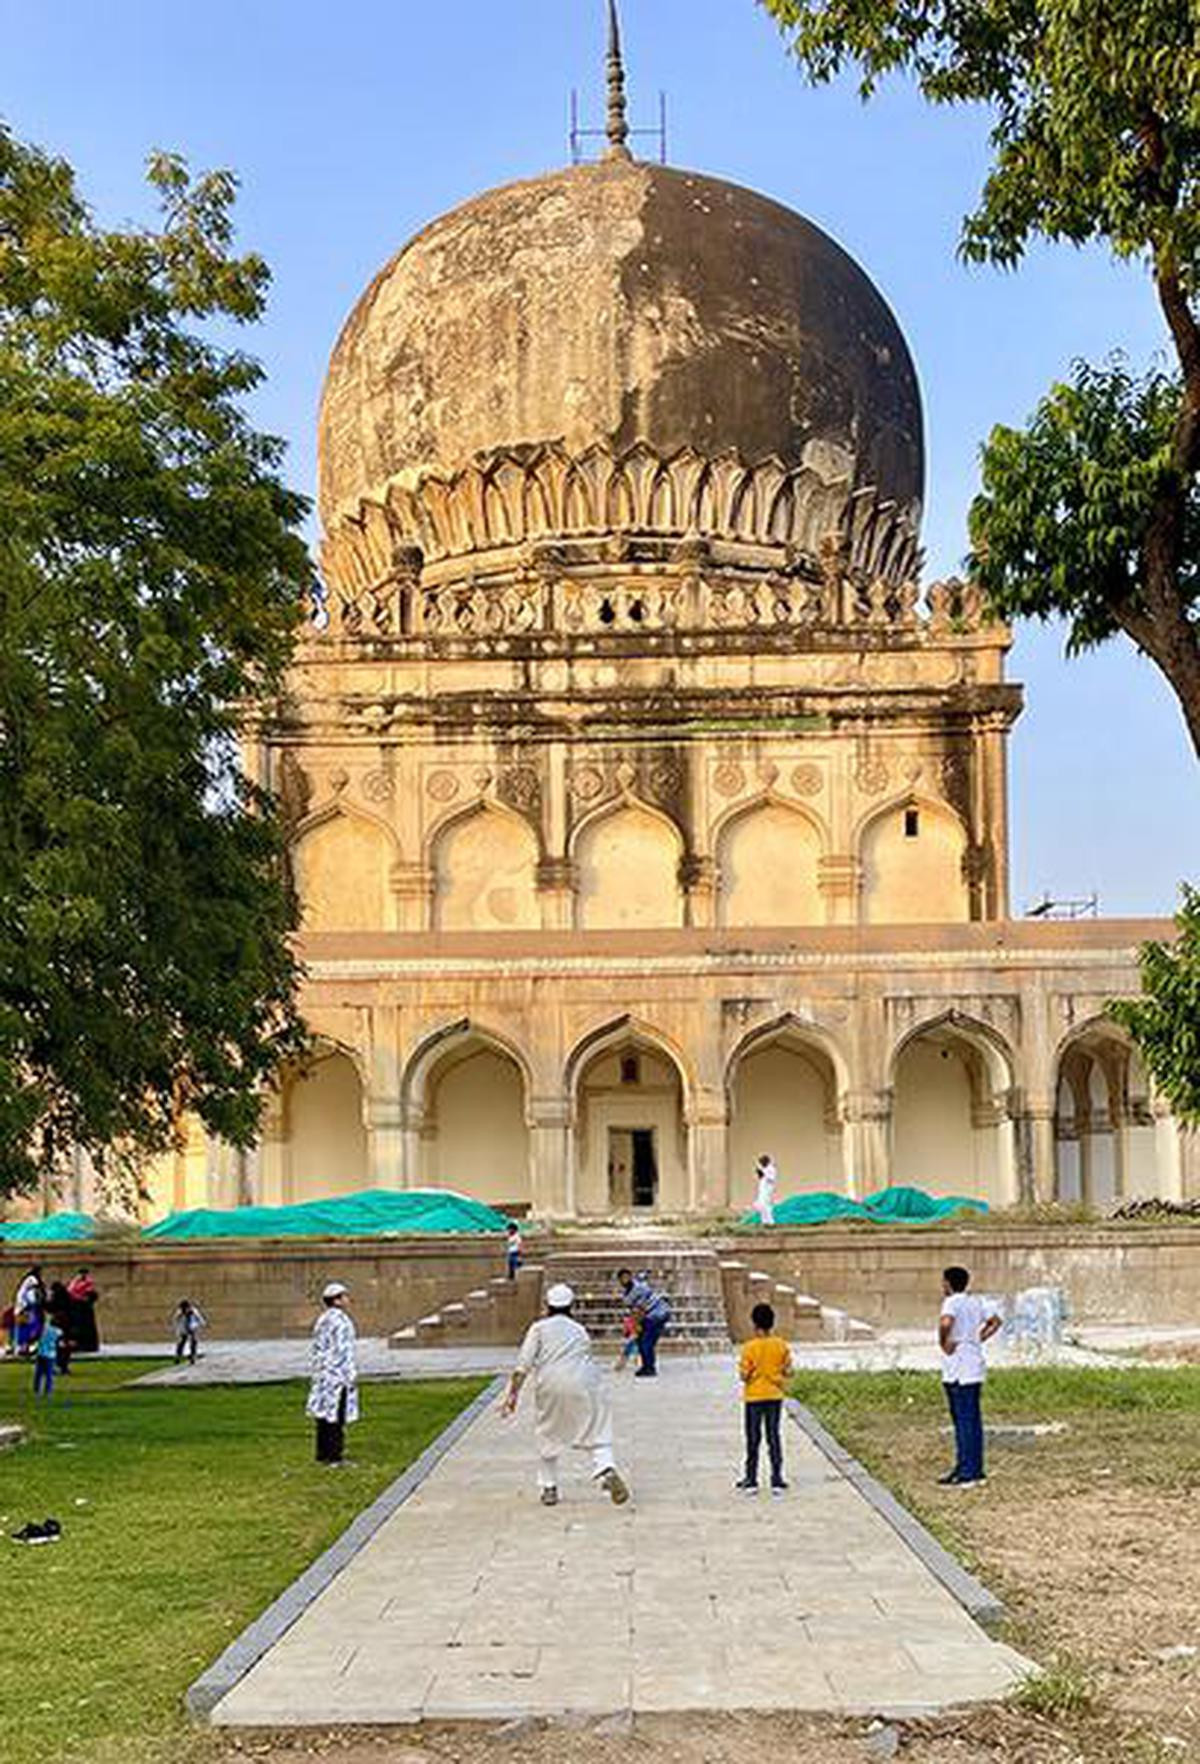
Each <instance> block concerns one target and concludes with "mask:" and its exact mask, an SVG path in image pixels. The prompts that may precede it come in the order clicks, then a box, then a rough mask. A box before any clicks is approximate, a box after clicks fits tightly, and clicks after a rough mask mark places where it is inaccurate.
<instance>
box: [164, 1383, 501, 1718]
mask: <svg viewBox="0 0 1200 1764" xmlns="http://www.w3.org/2000/svg"><path fill="white" fill-rule="evenodd" d="M503 1385H504V1379H503V1378H502V1377H500V1376H496V1377H494V1378H492V1379H491V1380H490V1381H489V1383H488V1384H487V1386H486V1388H485V1389H483V1390H481V1391H480V1393H479V1395H478V1396H477V1397H475V1398H474V1400H473V1401H472V1402H470V1403H468V1404H467V1406H466V1408H465V1409H462V1410H460V1411H459V1413H458V1414H457V1415H456V1416H455V1417H454V1419H453V1421H451V1422H449V1423H448V1425H447V1426H445V1427H444V1428H443V1429H442V1431H441V1432H440V1433H439V1434H438V1436H437V1438H436V1439H435V1440H433V1442H432V1443H431V1444H430V1445H428V1446H426V1448H425V1450H424V1451H423V1452H422V1453H421V1455H420V1457H419V1458H416V1459H414V1461H413V1462H412V1463H411V1464H410V1465H409V1466H408V1469H407V1470H404V1471H402V1472H401V1473H400V1475H399V1476H398V1477H397V1478H396V1480H395V1481H394V1482H393V1483H390V1484H389V1485H388V1487H387V1488H385V1489H384V1491H383V1493H382V1494H381V1495H378V1496H377V1497H376V1498H375V1500H373V1501H372V1502H371V1505H370V1506H369V1507H364V1509H363V1511H362V1512H361V1513H360V1514H359V1515H358V1517H357V1518H356V1519H353V1520H351V1522H350V1524H349V1525H348V1526H347V1527H346V1529H345V1531H343V1532H342V1534H341V1536H340V1537H339V1538H336V1539H335V1540H334V1542H333V1543H331V1544H330V1546H329V1548H328V1549H327V1550H326V1551H324V1553H323V1554H322V1555H320V1556H318V1557H317V1559H316V1561H315V1562H312V1563H310V1565H309V1566H308V1567H307V1568H306V1569H305V1570H304V1572H303V1573H302V1574H301V1575H300V1576H299V1578H298V1579H297V1580H294V1581H292V1583H291V1585H290V1586H288V1587H286V1588H285V1589H284V1591H283V1592H281V1593H280V1595H279V1597H278V1598H277V1599H276V1600H274V1602H273V1603H272V1604H270V1605H268V1606H267V1608H266V1610H265V1611H264V1612H263V1613H262V1614H261V1616H258V1617H256V1618H255V1619H254V1621H253V1622H252V1623H250V1624H249V1625H248V1626H247V1627H246V1628H245V1629H243V1631H242V1633H241V1634H240V1635H239V1636H238V1637H236V1639H235V1640H234V1641H232V1642H230V1644H229V1646H228V1647H227V1648H226V1649H225V1651H224V1653H222V1654H220V1655H219V1656H218V1658H217V1659H215V1660H214V1661H213V1663H212V1665H211V1666H209V1667H207V1668H206V1669H205V1670H204V1671H203V1672H202V1673H201V1674H200V1676H199V1678H197V1679H196V1681H195V1682H194V1683H193V1684H192V1685H190V1686H189V1688H188V1690H187V1693H186V1695H185V1697H184V1703H185V1705H186V1707H187V1709H188V1712H189V1713H190V1714H192V1715H195V1716H198V1717H200V1718H201V1719H203V1718H204V1717H205V1716H207V1715H208V1714H209V1713H210V1712H211V1710H212V1709H213V1708H214V1707H215V1706H216V1704H217V1703H219V1702H220V1700H221V1698H222V1697H223V1696H225V1695H227V1694H228V1692H229V1691H231V1690H232V1689H233V1687H234V1686H235V1685H236V1684H237V1683H238V1682H239V1681H240V1680H241V1679H243V1678H244V1677H245V1676H246V1674H247V1672H249V1670H250V1668H251V1667H252V1666H254V1665H256V1664H257V1663H258V1661H259V1660H261V1659H262V1657H263V1655H264V1654H265V1653H266V1652H267V1650H268V1648H271V1647H274V1645H275V1643H276V1642H277V1641H279V1640H280V1638H281V1637H282V1636H283V1635H285V1634H286V1633H287V1631H288V1630H289V1629H290V1628H291V1627H292V1625H293V1624H294V1623H295V1622H296V1621H297V1619H298V1618H300V1617H301V1616H303V1614H304V1612H305V1611H307V1609H308V1607H309V1606H310V1605H311V1604H312V1603H313V1601H314V1599H316V1598H318V1597H319V1596H320V1594H321V1593H323V1592H324V1591H325V1589H326V1587H328V1586H329V1585H330V1583H331V1582H332V1581H333V1580H334V1579H335V1578H336V1577H337V1575H339V1574H340V1573H341V1571H342V1569H343V1568H344V1567H345V1566H346V1564H347V1563H348V1562H350V1561H351V1560H352V1559H353V1558H354V1557H355V1556H356V1555H357V1554H358V1552H359V1551H360V1550H361V1549H362V1548H363V1546H364V1545H365V1544H367V1543H369V1542H370V1540H371V1538H372V1537H374V1535H375V1533H376V1532H377V1531H378V1530H379V1528H380V1527H381V1526H382V1525H383V1524H384V1523H385V1522H386V1521H387V1520H388V1519H390V1518H391V1516H392V1514H393V1513H394V1512H395V1511H396V1509H397V1508H398V1507H402V1506H403V1505H404V1503H405V1501H406V1500H408V1499H409V1497H410V1496H411V1495H412V1494H414V1493H415V1492H416V1490H417V1489H418V1488H420V1486H421V1484H422V1483H423V1482H424V1481H425V1478H426V1477H427V1476H428V1475H429V1474H430V1472H431V1471H432V1470H433V1468H434V1466H435V1465H436V1464H437V1463H438V1462H439V1461H440V1460H441V1459H442V1458H444V1457H445V1455H446V1453H447V1452H448V1451H449V1450H450V1448H451V1446H452V1445H454V1444H456V1443H457V1441H458V1440H459V1439H461V1438H462V1435H463V1434H464V1433H465V1432H466V1431H467V1429H468V1428H469V1427H470V1426H471V1425H472V1424H473V1423H474V1422H475V1421H476V1420H477V1419H478V1418H479V1416H480V1415H481V1414H483V1413H484V1411H485V1410H486V1409H488V1408H490V1407H491V1406H492V1405H493V1404H495V1402H496V1401H497V1400H498V1398H499V1395H500V1392H501V1389H502V1388H503Z"/></svg>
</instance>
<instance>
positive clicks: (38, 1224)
mask: <svg viewBox="0 0 1200 1764" xmlns="http://www.w3.org/2000/svg"><path fill="white" fill-rule="evenodd" d="M95 1229H96V1222H95V1220H94V1219H93V1218H92V1215H91V1214H90V1213H52V1214H51V1215H50V1217H49V1218H48V1219H0V1243H78V1242H79V1241H80V1239H81V1238H85V1237H91V1236H93V1235H94V1233H95Z"/></svg>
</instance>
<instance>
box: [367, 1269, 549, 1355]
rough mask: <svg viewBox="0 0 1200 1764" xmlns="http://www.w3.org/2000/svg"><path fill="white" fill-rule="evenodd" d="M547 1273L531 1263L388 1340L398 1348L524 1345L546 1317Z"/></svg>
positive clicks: (501, 1276) (456, 1301)
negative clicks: (531, 1327)
mask: <svg viewBox="0 0 1200 1764" xmlns="http://www.w3.org/2000/svg"><path fill="white" fill-rule="evenodd" d="M543 1275H544V1269H543V1268H542V1266H541V1265H540V1264H538V1263H527V1264H526V1265H525V1267H523V1268H519V1269H518V1270H517V1278H516V1279H515V1280H509V1278H508V1277H507V1275H504V1274H498V1275H496V1276H495V1278H493V1279H492V1280H489V1281H488V1283H487V1285H486V1286H477V1287H474V1288H473V1289H472V1290H471V1291H470V1292H469V1293H468V1294H467V1296H466V1297H465V1298H464V1299H456V1300H452V1301H451V1303H449V1304H446V1305H442V1306H441V1307H440V1309H438V1310H436V1311H432V1312H431V1313H430V1314H429V1315H428V1316H427V1317H418V1318H417V1320H416V1322H415V1323H409V1324H407V1325H406V1326H405V1327H404V1328H403V1329H397V1330H396V1331H395V1332H394V1333H393V1334H392V1335H390V1336H389V1337H388V1346H389V1347H392V1348H400V1349H403V1348H427V1347H506V1346H509V1345H511V1344H512V1343H513V1342H518V1341H520V1339H521V1337H522V1336H523V1335H524V1333H525V1331H526V1330H527V1329H528V1328H529V1325H530V1324H531V1323H532V1322H533V1320H534V1318H535V1317H540V1316H541V1314H542V1292H543V1290H544V1285H545V1282H544V1279H543Z"/></svg>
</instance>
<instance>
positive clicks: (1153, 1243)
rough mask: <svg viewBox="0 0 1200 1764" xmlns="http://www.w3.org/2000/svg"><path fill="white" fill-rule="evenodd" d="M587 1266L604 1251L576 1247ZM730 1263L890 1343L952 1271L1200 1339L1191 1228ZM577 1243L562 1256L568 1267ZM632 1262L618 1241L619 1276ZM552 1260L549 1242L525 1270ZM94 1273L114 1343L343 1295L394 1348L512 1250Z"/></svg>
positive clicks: (277, 1256) (848, 1239)
mask: <svg viewBox="0 0 1200 1764" xmlns="http://www.w3.org/2000/svg"><path fill="white" fill-rule="evenodd" d="M574 1241H575V1246H576V1247H580V1246H581V1245H583V1244H586V1245H587V1247H588V1248H589V1249H590V1250H595V1249H596V1248H598V1247H600V1245H599V1243H598V1241H597V1240H596V1239H594V1238H585V1239H578V1240H574ZM704 1242H705V1245H706V1247H710V1248H712V1249H714V1250H716V1251H717V1252H718V1254H720V1255H721V1256H730V1257H735V1258H736V1259H737V1260H739V1261H743V1262H745V1263H746V1264H747V1265H748V1266H749V1267H751V1268H753V1269H757V1270H760V1271H761V1272H763V1273H766V1274H770V1275H772V1276H773V1277H774V1278H776V1279H779V1280H785V1281H788V1282H790V1283H793V1284H794V1285H795V1286H796V1287H797V1288H798V1290H799V1291H801V1292H805V1293H810V1294H812V1295H813V1296H814V1297H815V1298H817V1299H819V1300H820V1301H821V1302H822V1303H823V1304H826V1305H835V1306H838V1307H840V1308H842V1309H844V1310H847V1311H849V1312H850V1313H851V1315H852V1316H855V1317H861V1318H863V1319H864V1320H865V1321H866V1322H869V1323H873V1324H875V1326H876V1327H878V1328H889V1327H906V1326H913V1325H916V1324H926V1323H929V1322H930V1319H931V1318H932V1317H933V1315H934V1314H935V1312H936V1309H937V1305H938V1303H939V1301H940V1277H941V1271H942V1269H943V1268H944V1267H945V1266H946V1265H947V1264H948V1263H950V1262H963V1263H965V1264H966V1265H967V1266H968V1267H969V1268H970V1269H971V1271H972V1274H973V1277H974V1283H975V1285H976V1287H978V1288H979V1289H980V1290H981V1291H985V1292H990V1293H1012V1292H1015V1291H1017V1290H1019V1289H1020V1288H1022V1287H1026V1286H1037V1285H1054V1286H1061V1287H1063V1288H1064V1290H1065V1291H1066V1294H1067V1298H1068V1303H1069V1306H1070V1311H1071V1316H1072V1318H1073V1319H1074V1320H1075V1321H1078V1322H1112V1323H1118V1322H1128V1323H1163V1322H1169V1323H1181V1324H1182V1323H1191V1324H1200V1232H1197V1231H1195V1230H1191V1229H1188V1228H1187V1227H1174V1228H1162V1229H1159V1228H1153V1229H1150V1228H1143V1229H1137V1228H1123V1229H1122V1228H1116V1227H1088V1228H1082V1227H1080V1228H1074V1229H1071V1230H1061V1229H1048V1228H1038V1229H1035V1228H1022V1229H1017V1228H1013V1229H1011V1230H1001V1229H995V1228H992V1229H986V1230H970V1229H956V1230H941V1229H938V1230H931V1231H927V1232H923V1231H920V1230H912V1231H905V1230H895V1229H891V1230H886V1231H884V1230H881V1229H872V1228H871V1227H863V1228H854V1229H836V1230H834V1229H824V1230H820V1231H808V1232H805V1231H782V1230H781V1231H775V1232H772V1233H770V1234H769V1235H768V1234H765V1233H763V1234H758V1233H746V1234H738V1235H736V1236H730V1237H727V1238H707V1239H705V1240H704ZM571 1243H572V1240H570V1239H563V1238H559V1239H556V1240H555V1241H554V1248H555V1250H556V1251H560V1252H563V1253H565V1252H567V1251H569V1250H570V1248H571ZM628 1253H629V1252H628V1250H627V1249H626V1247H625V1246H623V1245H622V1243H621V1242H620V1241H619V1240H618V1239H615V1238H614V1240H613V1247H612V1260H613V1268H614V1271H615V1269H616V1268H617V1266H618V1265H619V1264H620V1262H621V1261H622V1260H623V1259H625V1257H626V1255H627V1254H628ZM540 1259H541V1254H540V1250H539V1244H538V1239H537V1237H532V1238H530V1239H528V1240H527V1260H529V1261H537V1260H540ZM81 1260H86V1261H87V1263H88V1265H89V1266H90V1267H91V1269H92V1271H93V1274H94V1276H95V1279H96V1282H97V1284H98V1286H99V1287H100V1290H101V1293H102V1294H103V1302H102V1306H101V1310H100V1325H101V1330H102V1333H103V1335H104V1338H105V1340H106V1341H108V1342H120V1341H152V1340H154V1339H156V1338H159V1337H161V1338H162V1340H163V1341H164V1344H165V1343H166V1342H167V1341H168V1340H169V1339H170V1317H171V1313H172V1311H173V1310H174V1308H175V1305H176V1304H177V1302H178V1300H179V1299H180V1298H181V1297H183V1296H184V1295H186V1296H187V1297H189V1298H192V1299H194V1300H195V1302H196V1303H197V1304H199V1306H200V1307H201V1309H202V1310H203V1311H204V1313H205V1315H206V1316H207V1317H208V1319H209V1323H210V1325H211V1329H212V1332H213V1334H215V1335H218V1336H223V1337H226V1338H229V1337H241V1338H246V1339H254V1338H270V1337H278V1336H289V1335H290V1336H297V1335H303V1334H305V1333H306V1332H307V1330H308V1328H309V1327H310V1325H311V1322H312V1319H313V1316H314V1315H315V1313H316V1310H317V1308H318V1306H319V1301H320V1292H321V1288H322V1287H323V1286H324V1285H325V1283H326V1281H328V1280H332V1279H341V1280H345V1281H346V1282H347V1284H348V1285H349V1286H350V1288H351V1290H352V1295H353V1296H352V1304H353V1310H354V1315H355V1318H356V1320H357V1322H358V1326H359V1329H360V1330H361V1331H362V1332H363V1333H364V1334H366V1335H383V1334H387V1333H389V1332H390V1331H391V1330H394V1329H397V1328H399V1327H401V1326H402V1325H404V1324H407V1323H411V1322H413V1321H414V1320H415V1319H416V1318H417V1317H419V1316H422V1315H424V1314H425V1313H427V1312H429V1311H432V1310H435V1309H436V1308H437V1307H438V1306H439V1305H443V1304H446V1303H448V1302H452V1301H454V1300H458V1299H462V1298H464V1297H465V1296H466V1294H467V1292H468V1291H470V1290H471V1289H472V1288H474V1287H479V1286H482V1285H484V1284H485V1283H486V1282H487V1280H489V1279H490V1278H491V1277H492V1276H494V1275H496V1274H499V1273H501V1272H502V1271H503V1246H502V1245H501V1244H500V1243H498V1242H495V1243H493V1242H492V1241H491V1240H486V1241H479V1240H462V1241H452V1242H446V1241H439V1242H430V1241H429V1240H428V1239H424V1238H408V1239H405V1238H396V1239H391V1240H389V1241H388V1242H386V1243H378V1242H372V1243H354V1242H345V1241H333V1240H322V1241H317V1240H310V1241H307V1242H305V1243H277V1244H270V1245H263V1244H253V1243H246V1244H236V1245H235V1244H207V1245H192V1246H186V1247H185V1246H182V1245H177V1246H175V1247H174V1248H170V1249H168V1248H166V1247H164V1246H150V1245H143V1246H137V1247H133V1248H126V1247H116V1246H113V1247H109V1246H97V1245H89V1246H88V1247H87V1250H86V1254H84V1255H81V1254H80V1253H78V1252H77V1251H75V1250H72V1251H70V1252H68V1253H63V1252H62V1251H58V1250H56V1251H54V1252H53V1253H51V1252H50V1251H46V1252H45V1253H43V1254H42V1255H41V1256H40V1261H41V1264H42V1267H43V1270H44V1273H45V1275H46V1277H47V1279H55V1278H58V1277H60V1276H61V1277H63V1278H67V1277H69V1275H70V1274H71V1273H73V1272H74V1270H75V1268H77V1267H78V1266H79V1263H80V1261H81ZM29 1261H30V1254H29V1251H28V1250H24V1251H18V1250H16V1249H15V1248H11V1249H7V1250H0V1292H3V1293H4V1294H6V1295H9V1294H11V1292H12V1291H13V1290H15V1287H16V1284H17V1281H18V1280H19V1278H20V1276H21V1274H22V1273H23V1272H24V1270H25V1268H26V1267H28V1265H29Z"/></svg>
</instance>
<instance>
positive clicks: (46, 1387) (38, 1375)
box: [33, 1354, 56, 1396]
mask: <svg viewBox="0 0 1200 1764" xmlns="http://www.w3.org/2000/svg"><path fill="white" fill-rule="evenodd" d="M55 1370H56V1368H55V1365H54V1361H53V1360H52V1359H50V1358H49V1357H48V1356H47V1355H46V1354H39V1355H38V1357H37V1359H36V1360H35V1361H34V1362H33V1394H34V1396H53V1395H54V1373H55Z"/></svg>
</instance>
